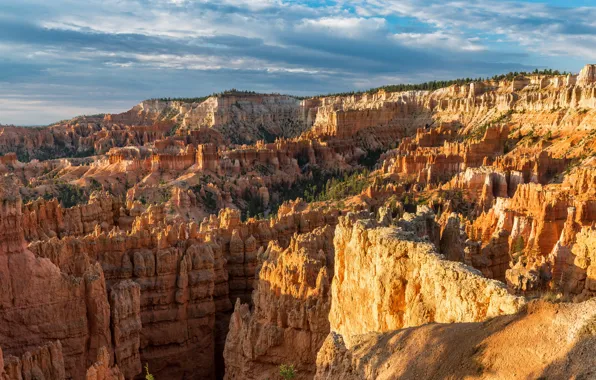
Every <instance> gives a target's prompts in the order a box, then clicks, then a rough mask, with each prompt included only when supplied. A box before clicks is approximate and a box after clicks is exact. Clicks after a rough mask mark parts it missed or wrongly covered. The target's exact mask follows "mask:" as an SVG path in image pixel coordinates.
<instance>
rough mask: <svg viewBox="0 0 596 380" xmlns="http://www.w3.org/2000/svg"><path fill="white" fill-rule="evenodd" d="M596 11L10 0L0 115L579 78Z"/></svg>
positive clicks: (541, 3) (422, 1)
mask: <svg viewBox="0 0 596 380" xmlns="http://www.w3.org/2000/svg"><path fill="white" fill-rule="evenodd" d="M571 3H573V4H571ZM25 15H26V16H25ZM594 19H596V6H595V5H594V4H593V2H592V1H589V0H585V1H584V0H575V1H573V2H570V1H564V0H513V1H503V2H494V1H490V0H474V1H472V2H466V3H462V2H461V1H458V0H446V1H443V0H386V1H379V0H341V1H339V0H324V1H313V0H291V1H290V0H218V1H213V0H151V1H146V0H101V1H100V0H88V1H85V2H72V1H70V0H55V1H52V2H48V1H45V0H5V1H2V2H0V28H2V33H0V88H1V89H2V91H1V92H0V122H2V123H4V124H15V125H46V124H47V123H52V122H54V120H62V119H66V118H69V117H72V115H79V114H89V113H99V112H105V111H111V112H112V113H116V112H121V111H123V107H124V105H128V104H132V103H134V102H138V101H139V99H147V98H156V97H163V96H168V95H170V96H171V95H174V96H176V97H191V96H196V95H197V94H198V93H203V94H210V93H213V92H215V91H217V90H218V89H222V88H231V87H237V88H250V89H252V90H255V91H257V92H261V93H263V92H278V93H282V94H293V95H296V96H307V95H313V94H321V93H341V92H347V91H352V90H354V91H360V90H365V89H368V88H373V87H379V86H381V85H385V84H391V83H408V82H409V83H417V82H426V81H428V80H431V79H436V80H447V79H452V78H461V77H480V76H481V77H486V76H490V75H492V74H494V73H502V72H509V71H532V70H533V69H534V68H545V67H556V68H558V69H559V70H562V71H573V72H577V71H578V70H579V69H581V67H582V66H583V65H584V64H585V62H588V61H592V62H593V61H596V50H595V49H594V46H596V26H595V25H594V24H593V20H594Z"/></svg>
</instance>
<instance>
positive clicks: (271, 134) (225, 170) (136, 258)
mask: <svg viewBox="0 0 596 380" xmlns="http://www.w3.org/2000/svg"><path fill="white" fill-rule="evenodd" d="M595 67H596V66H594V65H588V66H586V67H585V68H584V69H583V70H582V71H581V73H579V75H565V76H563V75H518V76H509V77H508V79H506V80H502V81H482V82H474V83H468V84H465V85H453V86H450V87H446V88H442V89H439V90H435V91H406V92H385V91H379V92H376V93H367V94H360V95H350V96H328V97H317V98H312V99H305V100H298V99H297V98H293V97H290V96H282V95H263V94H253V93H242V92H234V93H225V94H221V95H217V96H212V97H209V98H202V99H196V101H195V102H193V101H192V100H189V101H161V100H149V101H144V102H142V103H140V104H139V105H137V106H135V107H134V108H132V109H131V110H130V111H127V112H124V113H122V114H114V115H105V116H101V117H99V116H97V117H78V118H75V119H72V120H69V121H64V122H60V123H58V124H56V125H53V126H51V127H48V128H36V129H23V128H19V127H13V126H10V127H0V153H6V154H3V155H2V156H0V201H1V202H2V207H0V225H1V226H2V228H0V289H1V290H2V291H1V292H0V347H1V348H2V352H1V355H0V379H3V380H4V379H10V380H12V379H15V380H16V379H21V378H25V379H27V378H32V379H33V378H44V379H71V378H72V379H79V378H86V379H88V380H104V379H105V380H112V379H118V380H120V379H133V378H139V377H141V376H143V375H142V372H143V366H144V365H145V364H147V365H148V367H149V371H150V372H151V373H152V374H154V375H155V377H156V378H157V379H161V378H168V379H170V378H171V379H187V378H205V379H214V378H217V379H220V378H227V379H262V380H265V379H273V378H276V377H278V376H279V368H280V366H281V365H290V364H292V365H293V366H294V369H295V371H296V378H298V379H312V378H321V379H323V378H326V379H327V378H328V379H331V378H348V379H349V378H358V379H360V378H399V377H405V378H408V377H411V378H426V377H433V376H434V377H440V374H443V375H441V376H446V377H453V378H462V377H466V376H480V377H488V378H490V376H493V375H494V376H496V377H497V378H508V377H514V375H513V374H516V375H515V376H520V375H519V374H522V375H521V376H522V377H524V378H526V377H527V378H540V377H547V378H548V377H554V378H558V377H565V376H567V377H569V376H571V377H573V376H576V375H577V376H576V377H578V378H582V376H584V378H586V377H587V378H589V377H590V376H591V375H592V373H591V372H589V368H590V367H594V366H593V365H592V366H590V364H591V363H592V362H590V360H591V358H593V357H594V355H593V350H592V351H591V348H590V347H593V344H592V346H590V344H591V343H592V342H593V340H590V339H592V337H591V335H589V334H588V335H582V334H580V331H583V330H582V329H583V328H584V327H585V326H587V327H585V330H586V331H588V332H589V331H592V330H591V325H590V322H589V321H590V318H591V317H592V315H593V313H592V311H591V310H592V309H593V308H594V305H593V301H590V299H592V298H593V297H594V296H595V295H596V269H595V268H596V267H595V265H596V264H595V263H596V257H594V252H595V251H596V246H595V241H596V240H595V237H596V233H595V232H594V222H596V190H595V189H596V159H595V158H594V155H595V153H594V152H596V132H595V129H594V126H595V125H596V79H595V75H596V69H595ZM365 168H366V169H367V170H364V169H365ZM298 197H302V198H304V199H308V200H309V202H310V203H309V202H306V201H304V200H296V198H298ZM532 298H545V299H547V300H548V299H555V300H557V301H561V304H560V305H559V304H556V305H555V304H552V303H551V304H549V303H539V304H534V303H532V302H529V301H528V300H529V299H532ZM563 301H565V302H567V301H573V302H575V304H573V305H570V304H566V303H564V302H563ZM573 326H576V327H573ZM542 330H543V331H542ZM542 332H544V336H545V337H546V338H544V339H542V338H540V337H539V336H538V335H539V334H540V333H542ZM590 334H591V333H590ZM592 335H593V334H592ZM514 337H515V339H514ZM529 344H535V345H536V348H535V349H534V348H531V346H529ZM529 347H530V348H529ZM555 348H556V349H557V350H560V352H559V353H558V354H556V353H555V352H554V349H555ZM532 350H534V351H533V352H536V354H535V355H530V354H527V352H529V351H532ZM446 353H449V355H448V354H446ZM557 355H558V356H557ZM495 357H499V358H509V357H511V358H515V359H516V360H518V362H519V363H528V365H527V366H526V367H523V368H522V367H520V366H519V365H518V364H516V363H514V362H513V361H509V359H503V360H504V361H502V362H501V361H499V362H497V361H496V360H493V359H494V358H495ZM412 358H413V359H412ZM453 358H457V360H455V359H453ZM491 358H493V359H491ZM520 358H521V359H520ZM536 358H540V360H541V361H539V360H538V359H536ZM586 358H588V359H586ZM456 362H457V365H456ZM566 370H568V372H569V373H566V374H565V375H562V374H563V373H565V371H566ZM510 375H511V376H510Z"/></svg>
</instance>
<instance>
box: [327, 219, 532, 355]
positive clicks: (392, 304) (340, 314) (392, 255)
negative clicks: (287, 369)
mask: <svg viewBox="0 0 596 380" xmlns="http://www.w3.org/2000/svg"><path fill="white" fill-rule="evenodd" d="M408 223H409V224H416V223H420V222H419V221H417V220H416V219H413V220H412V221H410V222H408ZM334 245H335V274H334V276H333V281H332V302H331V305H332V306H331V311H330V314H329V321H330V324H331V330H332V331H333V332H335V333H337V334H340V335H342V336H343V339H344V341H345V342H346V343H347V344H348V345H351V339H352V337H353V336H355V335H360V334H366V333H369V332H384V331H390V330H396V329H401V328H404V327H410V326H419V325H423V324H426V323H430V322H460V323H461V322H476V321H483V320H485V319H487V318H492V317H495V316H498V315H503V314H513V313H516V312H517V311H518V310H520V308H521V307H522V306H523V305H524V303H525V302H524V300H523V299H522V298H519V297H515V296H511V295H510V294H509V293H508V292H507V289H506V288H505V286H504V285H503V284H502V283H499V282H497V281H494V280H490V279H486V278H484V277H483V276H482V275H481V274H480V273H479V272H477V271H475V270H473V269H472V268H470V267H467V266H465V265H463V264H461V263H458V262H453V261H448V260H445V259H444V258H443V257H441V256H440V255H439V254H438V253H437V251H436V249H435V247H434V245H433V244H430V243H429V242H428V240H427V241H424V240H422V239H420V238H419V237H417V236H416V234H415V233H413V232H410V231H408V230H407V229H406V230H404V228H403V227H402V228H399V229H396V228H389V227H377V225H376V224H375V222H374V221H373V220H365V221H356V220H355V217H354V216H350V215H349V216H347V217H345V218H341V219H340V223H339V225H338V226H337V230H336V234H335V239H334Z"/></svg>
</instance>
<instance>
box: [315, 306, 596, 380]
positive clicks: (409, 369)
mask: <svg viewBox="0 0 596 380" xmlns="http://www.w3.org/2000/svg"><path fill="white" fill-rule="evenodd" d="M595 313H596V300H591V301H588V302H584V303H580V304H554V305H553V304H548V303H543V302H538V303H532V304H530V305H529V306H528V310H527V311H523V312H520V313H519V314H515V315H505V316H498V317H496V318H494V319H491V320H489V321H486V322H473V323H452V324H428V325H424V326H420V327H414V328H409V329H403V330H397V331H387V332H384V333H370V334H366V335H361V336H358V337H356V338H355V339H354V342H353V345H352V346H351V347H347V346H346V344H345V342H344V341H343V339H342V337H341V335H338V334H334V333H332V334H330V335H329V337H328V338H327V340H326V341H325V344H324V345H323V347H322V348H321V350H320V351H319V355H318V357H317V374H316V376H315V379H317V380H331V379H347V380H356V379H358V380H360V379H398V378H399V379H421V378H423V379H445V378H447V379H462V378H466V377H471V378H472V377H474V378H483V379H513V378H532V379H537V378H547V379H550V378H552V379H558V378H574V379H582V378H585V379H589V378H592V377H593V376H594V375H595V374H596V372H595V371H594V368H595V367H596V359H595V358H596V356H595V354H596V350H595V348H596V344H595V343H596V335H594V320H595V319H594V318H595V316H596V314H595Z"/></svg>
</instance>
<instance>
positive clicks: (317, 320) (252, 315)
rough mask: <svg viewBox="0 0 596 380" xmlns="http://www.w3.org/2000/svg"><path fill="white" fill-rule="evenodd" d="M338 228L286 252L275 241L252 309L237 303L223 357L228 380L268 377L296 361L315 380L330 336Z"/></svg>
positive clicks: (295, 242)
mask: <svg viewBox="0 0 596 380" xmlns="http://www.w3.org/2000/svg"><path fill="white" fill-rule="evenodd" d="M333 230H334V227H332V226H326V227H322V228H317V229H315V230H313V231H312V232H309V233H305V234H300V235H295V236H294V237H293V238H292V240H291V242H290V245H289V246H288V248H287V249H285V250H283V249H282V248H281V247H280V246H279V245H277V244H275V243H270V244H269V247H268V248H267V250H266V251H265V252H264V254H263V257H262V258H261V259H260V260H262V262H261V261H260V263H259V266H260V268H259V269H258V271H257V277H258V279H257V281H256V284H257V285H256V288H255V290H254V293H253V303H252V304H253V310H252V311H251V310H250V309H249V305H248V304H241V303H240V302H239V301H237V303H236V307H235V310H234V313H233V314H232V318H231V321H230V332H229V333H228V337H227V341H226V348H225V351H224V357H225V361H226V377H225V378H226V379H266V378H271V377H274V376H276V373H277V372H278V368H279V366H280V365H282V364H286V363H293V364H294V365H295V366H296V369H297V371H298V377H297V378H300V379H309V378H312V376H313V375H314V372H315V360H316V355H317V352H318V350H319V348H320V347H321V345H322V344H323V341H324V339H325V337H326V336H327V334H328V333H329V321H328V319H327V316H328V314H329V308H330V278H329V277H330V276H329V273H330V272H332V271H333V244H332V240H333Z"/></svg>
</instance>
